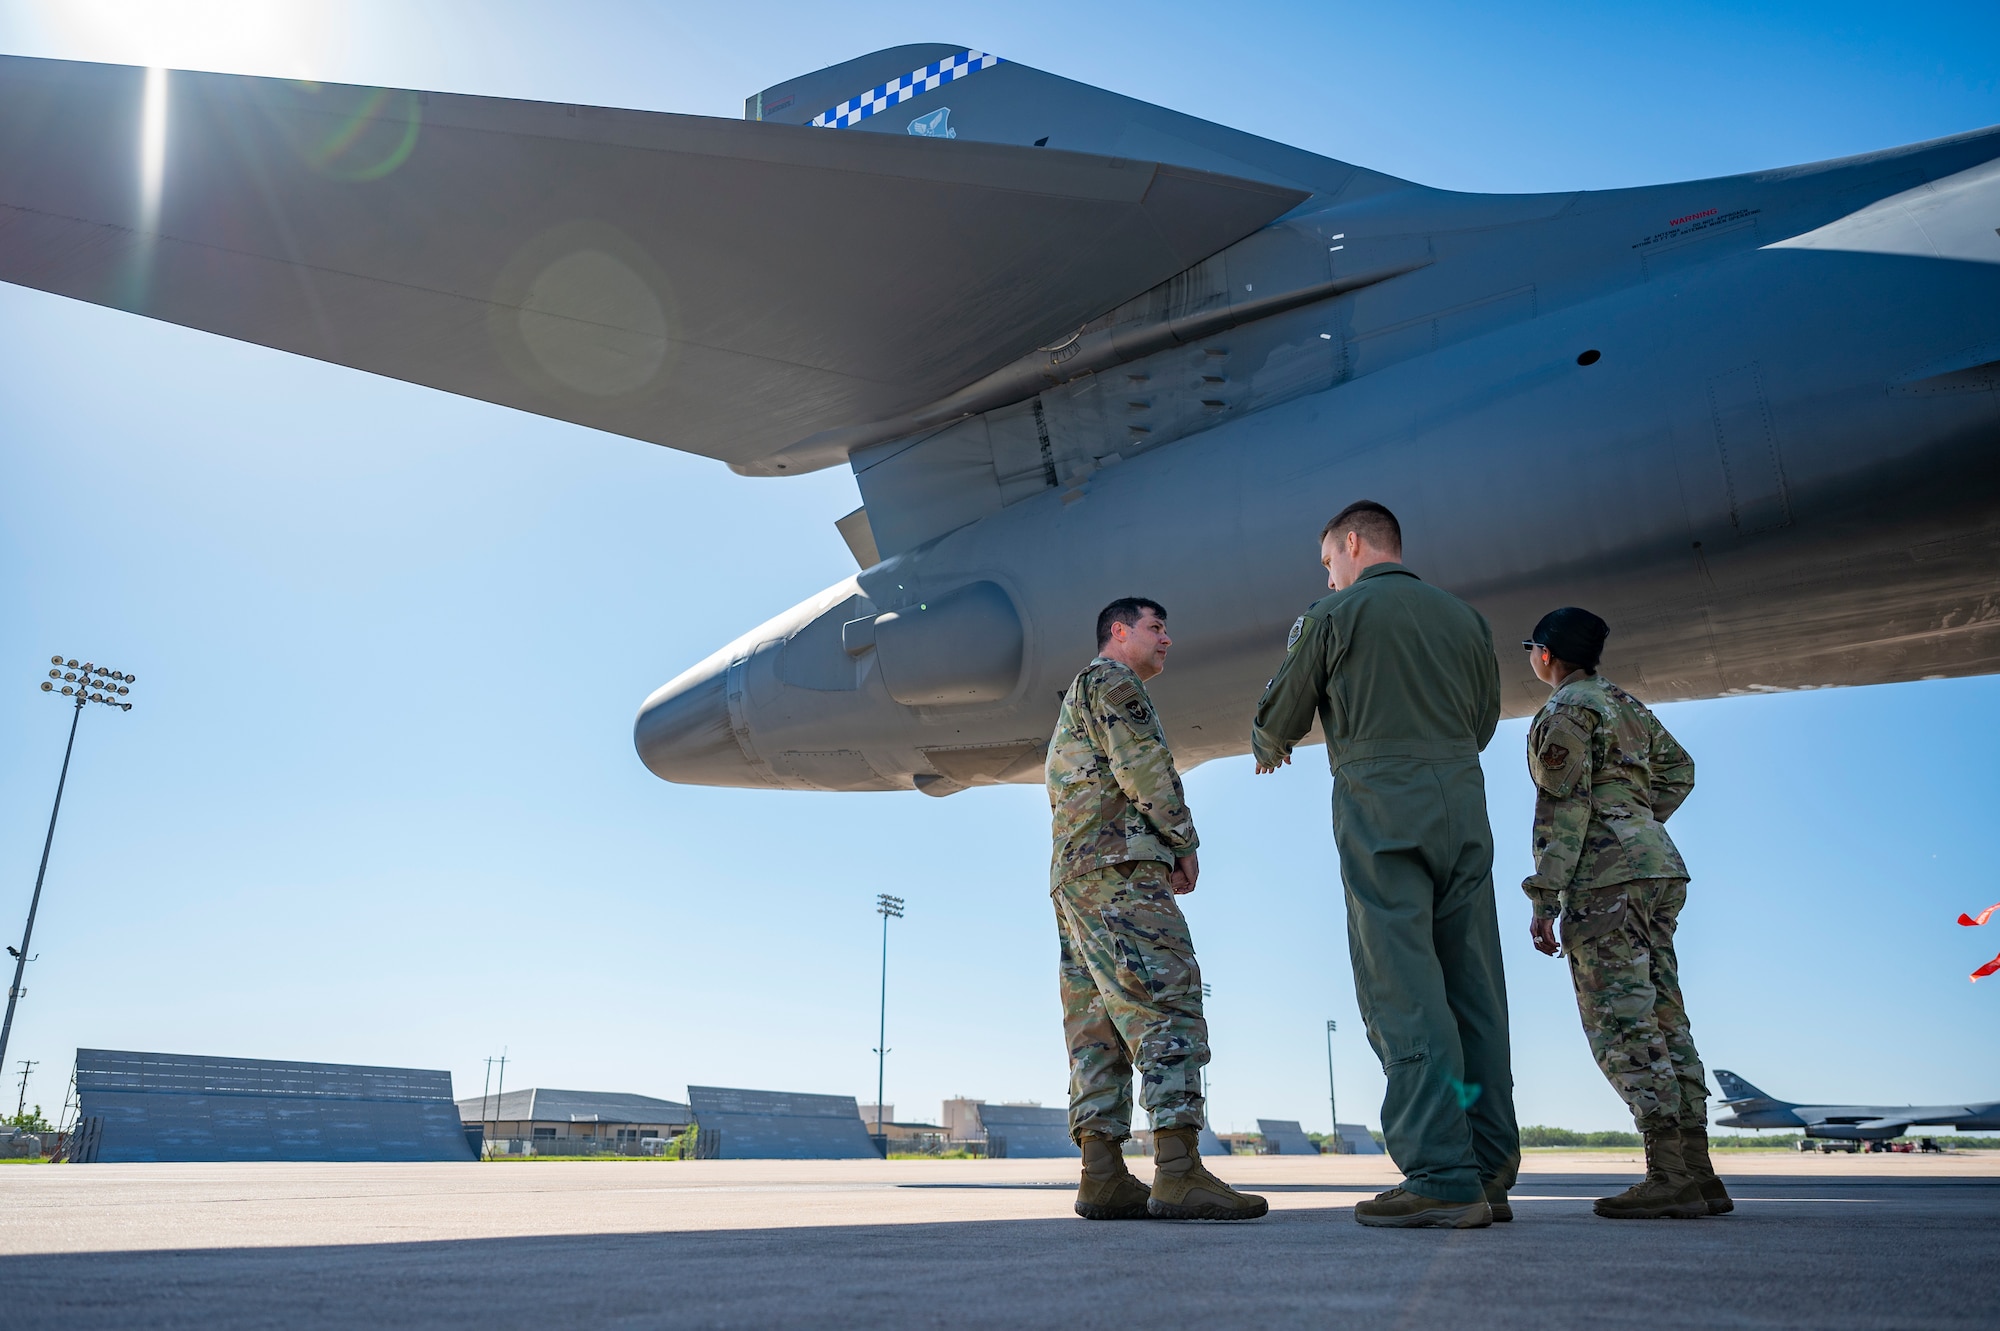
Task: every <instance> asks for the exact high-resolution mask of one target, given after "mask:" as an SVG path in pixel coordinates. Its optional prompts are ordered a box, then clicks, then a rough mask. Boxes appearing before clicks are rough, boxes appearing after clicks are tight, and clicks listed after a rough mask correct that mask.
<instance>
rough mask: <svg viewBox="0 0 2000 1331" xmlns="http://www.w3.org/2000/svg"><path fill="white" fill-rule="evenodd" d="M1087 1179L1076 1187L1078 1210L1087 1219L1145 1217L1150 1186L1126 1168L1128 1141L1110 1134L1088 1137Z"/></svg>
mask: <svg viewBox="0 0 2000 1331" xmlns="http://www.w3.org/2000/svg"><path fill="white" fill-rule="evenodd" d="M1077 1145H1079V1146H1081V1147H1082V1148H1083V1182H1082V1183H1080V1184H1078V1185H1077V1189H1076V1213H1077V1214H1078V1215H1080V1216H1082V1217H1083V1218H1084V1219H1085V1220H1145V1219H1148V1218H1149V1215H1150V1213H1149V1212H1148V1211H1147V1210H1146V1202H1147V1199H1148V1198H1149V1197H1150V1196H1151V1194H1150V1193H1148V1192H1147V1191H1146V1185H1145V1184H1143V1183H1141V1182H1140V1181H1139V1180H1138V1179H1136V1178H1133V1177H1132V1171H1131V1170H1129V1169H1127V1168H1125V1150H1124V1143H1122V1142H1118V1141H1114V1140H1112V1139H1111V1138H1109V1137H1085V1138H1084V1139H1083V1140H1082V1141H1080V1142H1078V1143H1077Z"/></svg>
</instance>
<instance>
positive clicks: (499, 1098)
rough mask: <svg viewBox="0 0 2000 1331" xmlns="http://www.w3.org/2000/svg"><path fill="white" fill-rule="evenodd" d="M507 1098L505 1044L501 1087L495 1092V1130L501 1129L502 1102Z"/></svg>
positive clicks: (504, 1047) (501, 1048)
mask: <svg viewBox="0 0 2000 1331" xmlns="http://www.w3.org/2000/svg"><path fill="white" fill-rule="evenodd" d="M486 1061H487V1062H489V1063H491V1062H492V1061H493V1060H492V1059H490V1058H489V1059H487V1060H486ZM506 1098H507V1047H506V1046H505V1045H502V1046H501V1047H500V1089H499V1090H497V1091H495V1092H494V1093H493V1127H494V1130H495V1131H498V1130H499V1127H500V1110H501V1107H502V1103H503V1102H504V1101H505V1100H506ZM529 1135H530V1136H533V1135H534V1134H532V1133H530V1134H529Z"/></svg>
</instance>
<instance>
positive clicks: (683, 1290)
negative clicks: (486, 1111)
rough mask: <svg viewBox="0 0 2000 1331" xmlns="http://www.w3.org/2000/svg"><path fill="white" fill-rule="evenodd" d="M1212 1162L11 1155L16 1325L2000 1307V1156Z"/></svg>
mask: <svg viewBox="0 0 2000 1331" xmlns="http://www.w3.org/2000/svg"><path fill="white" fill-rule="evenodd" d="M1134 1163H1135V1166H1136V1168H1137V1169H1138V1171H1139V1172H1140V1173H1141V1175H1142V1177H1143V1176H1144V1175H1145V1174H1146V1172H1147V1171H1148V1170H1149V1168H1150V1162H1148V1161H1145V1160H1138V1161H1135V1162H1134ZM1218 1164H1219V1168H1218V1172H1219V1173H1222V1174H1224V1175H1225V1176H1227V1177H1228V1178H1229V1179H1230V1180H1231V1181H1232V1182H1234V1183H1236V1184H1238V1185H1239V1186H1242V1187H1247V1188H1250V1189H1253V1190H1255V1191H1260V1192H1263V1193H1264V1194H1265V1195H1266V1196H1268V1197H1269V1198H1270V1199H1271V1214H1270V1216H1269V1217H1267V1218H1266V1219H1264V1220H1262V1221H1257V1222H1252V1223H1246V1224H1229V1225H1222V1224H1203V1223H1185V1224H1176V1223H1162V1222H1137V1221H1135V1222H1123V1223H1108V1224H1107V1223H1098V1224H1093V1223H1089V1222H1086V1221H1082V1220H1079V1219H1077V1218H1076V1217H1075V1216H1074V1215H1073V1214H1071V1212H1070V1201H1071V1189H1072V1188H1073V1186H1074V1180H1075V1172H1074V1170H1075V1166H1074V1164H1073V1163H1069V1162H1059V1161H1036V1160H995V1161H888V1162H881V1161H839V1162H812V1163H801V1162H790V1161H742V1162H731V1161H704V1162H690V1163H676V1162H667V1161H650V1160H647V1161H616V1162H611V1161H606V1162H578V1163H562V1162H523V1161H508V1162H494V1163H490V1164H483V1165H474V1164H464V1165H333V1164H326V1165H295V1164H214V1165H90V1166H81V1167H56V1166H8V1167H0V1327H4V1328H7V1331H28V1329H30V1328H42V1327H63V1328H78V1329H80V1331H82V1329H93V1328H118V1329H119V1331H125V1329H127V1328H139V1327H173V1328H180V1327H188V1328H195V1327H199V1328H204V1329H208V1328H222V1329H225V1331H234V1329H236V1328H252V1327H285V1328H297V1327H356V1328H363V1327H365V1328H370V1331H384V1329H386V1328H401V1327H450V1328H458V1327H463V1328H466V1331H509V1329H511V1328H517V1327H520V1328H528V1327H533V1328H538V1329H541V1328H552V1327H561V1328H570V1327H620V1328H626V1327H633V1328H650V1327H847V1326H866V1327H889V1328H901V1327H933V1326H951V1327H1018V1326H1057V1325H1063V1326H1080V1327H1099V1326H1104V1327H1109V1326H1114V1325H1119V1324H1126V1323H1136V1324H1139V1325H1148V1326H1172V1327H1258V1328H1263V1327H1292V1326H1299V1327H1315V1328H1318V1327H1326V1326H1330V1325H1339V1324H1352V1325H1357V1326H1367V1327H1370V1328H1385V1329H1386V1328H1405V1327H1410V1328H1414V1327H1440V1326H1441V1327H1465V1328H1473V1327H1477V1328H1508V1327H1534V1328H1569V1327H1579V1328H1581V1327H1589V1328H1600V1327H1633V1328H1643V1329H1644V1331H1659V1328H1661V1327H1730V1328H1756V1327H1798V1328H1812V1329H1813V1331H1826V1329H1828V1328H1913V1329H1914V1328H1922V1329H1923V1331H1937V1329H1940V1328H1957V1327H1966V1328H1973V1327H1977V1328H1981V1331H1986V1329H1987V1328H1991V1327H1994V1326H1996V1325H2000V1284H1996V1282H1995V1281H1994V1279H1993V1275H1994V1271H1995V1266H1994V1253H1995V1251H1996V1247H2000V1244H1996V1240H2000V1154H1964V1155H1950V1156H1929V1157H1925V1156H1913V1155H1893V1156H1879V1155H1878V1156H1837V1157H1829V1156H1819V1155H1812V1156H1801V1155H1791V1154H1780V1153H1764V1152H1758V1153H1749V1154H1744V1155H1740V1156H1739V1155H1738V1154H1737V1153H1734V1152H1732V1153H1729V1154H1727V1155H1726V1156H1724V1157H1723V1159H1722V1160H1720V1161H1718V1164H1720V1165H1721V1166H1722V1168H1723V1169H1724V1170H1725V1171H1726V1177H1727V1179H1728V1182H1729V1185H1730V1190H1731V1191H1732V1192H1733V1193H1734V1194H1735V1195H1736V1198H1737V1210H1736V1212H1735V1213H1734V1214H1732V1215H1728V1216H1720V1217H1714V1218H1710V1219H1704V1220H1690V1221H1623V1222H1620V1221H1609V1220H1600V1219H1597V1218H1596V1217H1594V1216H1592V1215H1591V1213H1590V1199H1591V1198H1592V1197H1595V1196H1599V1195H1602V1194H1604V1193H1608V1192H1613V1191H1616V1190H1617V1189H1619V1188H1621V1187H1623V1186H1624V1185H1625V1184H1626V1183H1627V1182H1629V1181H1630V1180H1631V1178H1632V1177H1634V1176H1635V1175H1636V1173H1637V1165H1638V1157H1637V1155H1636V1153H1626V1152H1602V1153H1588V1154H1585V1153H1577V1152H1563V1153H1553V1154H1539V1153H1538V1154H1534V1155H1531V1156H1530V1157H1529V1160H1528V1163H1527V1167H1526V1170H1525V1172H1524V1174H1523V1177H1522V1181H1521V1184H1520V1186H1519V1187H1518V1188H1517V1189H1516V1191H1515V1193H1514V1205H1515V1210H1516V1212H1517V1214H1518V1217H1519V1218H1518V1219H1517V1220H1516V1221H1515V1222H1514V1223H1512V1224H1509V1225H1495V1226H1494V1227H1492V1228H1491V1229H1485V1230H1467V1231H1456V1232H1444V1231H1435V1230H1420V1231H1395V1230H1371V1229H1364V1228H1362V1227H1361V1226H1359V1225H1356V1224H1355V1223H1354V1216H1353V1205H1354V1203H1355V1202H1356V1201H1359V1200H1361V1199H1362V1198H1364V1197H1367V1196H1368V1195H1370V1194H1371V1193H1373V1192H1375V1191H1377V1190H1379V1189H1381V1188H1384V1187H1387V1186H1389V1185H1390V1184H1391V1183H1393V1182H1394V1170H1393V1167H1392V1166H1390V1165H1389V1163H1388V1161H1387V1160H1386V1159H1384V1158H1383V1157H1380V1156H1362V1157H1355V1156H1322V1157H1318V1158H1313V1157H1299V1158H1291V1157H1283V1156H1273V1157H1262V1158H1254V1159H1251V1158H1243V1157H1237V1158H1232V1159H1228V1160H1224V1161H1221V1162H1218Z"/></svg>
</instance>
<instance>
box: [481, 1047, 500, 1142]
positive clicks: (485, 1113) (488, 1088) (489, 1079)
mask: <svg viewBox="0 0 2000 1331" xmlns="http://www.w3.org/2000/svg"><path fill="white" fill-rule="evenodd" d="M501 1057H503V1058H504V1057H506V1054H505V1053H504V1052H503V1053H502V1054H501ZM492 1090H493V1055H491V1054H488V1055H487V1056H486V1084H485V1085H484V1086H482V1087H480V1088H479V1154H480V1156H481V1157H482V1158H483V1157H484V1156H485V1155H486V1143H487V1142H488V1141H489V1140H491V1138H490V1136H489V1135H488V1129H489V1127H490V1126H491V1124H492V1123H493V1113H492V1110H493V1101H492V1097H491V1092H492Z"/></svg>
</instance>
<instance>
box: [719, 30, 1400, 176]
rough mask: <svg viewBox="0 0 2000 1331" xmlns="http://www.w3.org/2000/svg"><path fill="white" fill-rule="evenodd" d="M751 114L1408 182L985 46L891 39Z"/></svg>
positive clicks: (748, 112)
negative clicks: (1051, 71)
mask: <svg viewBox="0 0 2000 1331" xmlns="http://www.w3.org/2000/svg"><path fill="white" fill-rule="evenodd" d="M743 115H744V118H745V119H746V120H772V121H777V122H778V123H780V124H786V125H815V124H816V125H822V126H827V127H831V128H836V129H840V130H845V131H849V132H851V131H854V130H861V131H864V132H872V133H878V134H915V135H919V136H922V137H926V138H948V139H957V138H965V139H976V140H978V141H980V142H983V143H1009V144H1014V145H1016V146H1018V147H1023V148H1025V147H1037V148H1061V149H1066V150H1068V151H1070V152H1081V153H1094V154H1098V155H1101V156H1105V157H1130V158H1135V159H1138V160H1141V161H1148V162H1166V163H1170V164H1172V165H1175V166H1187V167H1194V168H1196V169H1199V170H1203V171H1214V172H1218V173H1220V174H1223V175H1231V176H1240V177H1243V178H1246V179H1250V180H1259V181H1263V182H1266V183H1268V184H1278V185H1287V186H1291V187H1292V188H1295V189H1302V190H1306V191H1309V192H1311V193H1314V194H1319V195H1333V194H1341V195H1342V197H1343V198H1348V199H1352V198H1357V197H1360V196H1362V195H1366V194H1374V193H1377V192H1379V191H1381V190H1384V189H1394V188H1403V187H1405V186H1406V185H1407V184H1408V182H1406V181H1402V180H1398V179H1397V178H1396V177H1394V176H1386V175H1382V174H1380V173H1379V172H1375V171H1367V170H1363V169H1362V168H1360V167H1357V166H1352V165H1349V164H1348V163H1346V162H1337V161H1334V160H1333V159H1332V158H1328V157H1321V156H1319V155H1318V154H1316V153H1309V152H1306V151H1305V150H1303V149H1300V148H1293V147H1288V146H1287V145H1285V144H1282V143H1274V142H1273V141H1271V140H1270V139H1263V138H1259V137H1257V136H1256V135H1254V134H1245V133H1244V132H1242V131H1241V130H1235V129H1229V128H1227V127H1226V126H1223V125H1217V124H1213V123H1211V122H1209V121H1206V120H1197V119H1196V118H1195V117H1193V116H1189V115H1182V114H1181V113H1180V112H1178V111H1169V110H1167V109H1166V108H1165V107H1161V106H1154V105H1152V104H1151V103H1148V102H1141V101H1138V100H1135V99H1134V98H1131V97H1121V96H1120V95H1118V94H1117V93H1114V92H1106V91H1105V90H1104V89H1102V88H1093V87H1091V86H1090V85H1089V84H1087V83H1076V82H1073V81H1072V80H1069V79H1065V78H1058V77H1057V76H1056V75H1054V74H1045V73H1043V72H1042V71H1041V70H1039V69H1032V68H1030V67H1029V66H1027V65H1021V64H1016V63H1014V62H1013V61H1011V60H1006V59H1002V58H1001V57H999V56H995V55H991V54H988V53H986V52H983V51H975V50H968V49H966V48H965V47H961V46H949V45H944V44H941V43H935V42H929V43H924V44H921V45H915V46H892V47H890V48H888V49H886V50H882V51H875V52H873V53H871V54H869V55H864V56H861V57H859V58H857V59H854V60H849V61H847V62H846V63H844V64H839V65H830V66H828V67H827V68H825V69H821V70H816V71H814V72H813V73H811V74H802V75H800V76H799V77H797V78H795V79H788V80H786V81H785V82H783V83H780V84H777V85H775V86H773V87H769V88H766V89H765V90H764V91H763V92H760V93H758V94H756V95H755V96H753V97H750V98H748V99H747V100H746V101H745V102H744V104H743Z"/></svg>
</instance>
